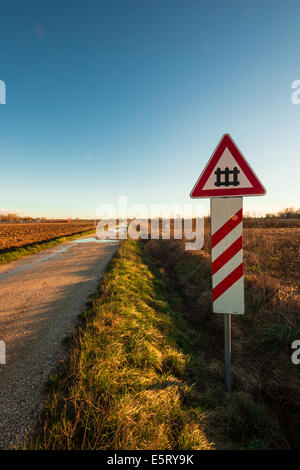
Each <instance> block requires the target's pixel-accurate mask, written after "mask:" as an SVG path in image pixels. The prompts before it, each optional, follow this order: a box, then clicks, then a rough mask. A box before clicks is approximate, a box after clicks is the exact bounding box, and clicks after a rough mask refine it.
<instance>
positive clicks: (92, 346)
mask: <svg viewBox="0 0 300 470" xmlns="http://www.w3.org/2000/svg"><path fill="white" fill-rule="evenodd" d="M171 244H172V242H171ZM178 249H179V248H178V245H176V244H174V245H172V246H170V244H168V243H164V242H156V241H154V242H151V241H150V242H148V243H147V244H143V243H141V242H139V243H137V242H134V241H125V242H123V243H122V245H121V247H120V248H119V250H118V252H117V254H116V256H115V257H114V259H113V261H112V263H111V266H110V267H109V269H108V270H107V272H106V274H105V276H104V278H103V281H102V283H101V290H99V292H98V293H97V295H96V296H94V297H93V299H92V300H91V304H90V306H89V308H88V309H87V310H86V311H85V312H84V314H83V315H82V324H81V325H80V327H79V328H78V330H77V332H76V333H75V335H74V337H73V338H72V339H71V340H70V345H71V348H70V354H69V357H68V359H67V360H66V361H65V362H64V364H63V366H62V368H61V370H60V372H59V373H57V374H56V375H54V376H53V377H52V378H51V379H50V380H49V382H48V384H47V390H48V392H49V400H48V402H47V404H46V406H45V409H44V411H43V413H42V415H41V420H40V423H41V424H40V431H39V432H38V435H37V436H36V437H35V438H34V439H33V440H32V441H31V443H30V444H29V445H27V447H26V448H30V449H97V450H104V449H116V450H118V449H128V450H133V449H170V450H177V449H187V450H194V449H270V448H275V449H276V448H277V449H278V448H288V447H289V445H288V443H287V441H286V438H285V435H284V433H282V431H281V429H280V426H279V425H278V422H277V421H276V419H274V414H273V413H272V409H271V408H270V407H269V406H268V405H267V404H266V403H264V402H263V401H262V400H260V397H255V396H253V395H252V394H251V393H250V392H249V390H247V391H245V390H244V389H243V388H242V387H236V390H235V391H234V392H233V393H231V394H228V393H226V392H225V391H224V383H223V380H224V370H223V361H222V354H223V352H222V347H221V348H219V347H218V335H219V333H220V331H221V327H220V326H219V328H218V325H215V326H214V330H213V332H212V330H211V329H210V328H209V327H207V325H205V321H204V320H205V319H207V313H208V308H207V285H206V284H207V283H208V282H209V281H208V279H209V277H208V275H207V269H208V268H207V263H206V261H205V260H201V259H200V260H199V257H196V256H187V258H184V260H183V258H181V257H180V256H179V252H177V253H175V252H176V250H178ZM170 254H171V255H172V256H171V255H170ZM172 259H173V260H175V259H177V261H176V263H175V262H174V263H173V266H172ZM175 264H176V266H175ZM175 268H176V269H175ZM179 274H180V275H179ZM176 276H177V277H176ZM180 279H185V281H186V280H187V279H190V281H191V282H190V289H191V291H190V292H187V290H186V289H185V288H184V285H181V286H180V285H179V280H180ZM192 281H193V282H192ZM194 286H195V287H196V288H197V289H198V290H199V289H200V290H202V292H203V295H202V297H201V299H200V300H199V302H198V305H196V306H195V305H194V306H192V305H191V304H190V303H189V302H188V300H187V298H188V296H189V295H191V296H192V294H193V290H194ZM194 293H195V292H194ZM199 310H200V311H201V321H199V317H198V316H197V312H198V311H199ZM195 311H196V315H195ZM245 373H246V372H245ZM244 375H245V374H244Z"/></svg>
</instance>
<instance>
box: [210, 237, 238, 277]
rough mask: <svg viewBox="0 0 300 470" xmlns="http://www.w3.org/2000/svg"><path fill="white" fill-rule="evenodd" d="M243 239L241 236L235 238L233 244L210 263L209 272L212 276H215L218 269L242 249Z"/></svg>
mask: <svg viewBox="0 0 300 470" xmlns="http://www.w3.org/2000/svg"><path fill="white" fill-rule="evenodd" d="M242 246H243V239H242V236H240V237H239V238H237V240H235V242H233V243H232V245H230V246H229V247H228V248H227V249H226V250H225V251H224V252H223V253H222V254H221V255H220V256H218V258H217V259H215V260H214V261H213V262H212V265H211V271H212V274H215V273H216V272H217V271H219V269H221V268H222V266H224V264H226V263H227V262H228V261H229V260H230V259H231V258H232V257H233V256H234V255H236V254H237V252H238V251H240V250H241V249H242Z"/></svg>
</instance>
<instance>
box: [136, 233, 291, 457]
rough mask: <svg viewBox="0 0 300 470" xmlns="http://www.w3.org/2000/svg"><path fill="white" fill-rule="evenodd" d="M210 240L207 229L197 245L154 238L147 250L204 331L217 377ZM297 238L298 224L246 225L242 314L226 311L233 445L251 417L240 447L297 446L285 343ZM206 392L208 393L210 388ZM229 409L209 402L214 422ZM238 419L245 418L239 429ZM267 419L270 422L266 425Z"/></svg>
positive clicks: (218, 326)
mask: <svg viewBox="0 0 300 470" xmlns="http://www.w3.org/2000/svg"><path fill="white" fill-rule="evenodd" d="M209 240H210V234H209V230H208V229H207V230H206V234H205V245H204V248H203V250H201V251H199V252H193V253H188V252H186V251H184V245H183V243H182V242H181V241H177V240H170V241H165V242H161V241H155V240H152V241H149V242H147V243H146V244H145V249H146V250H147V251H148V252H149V254H151V256H152V258H153V259H156V264H157V267H159V269H160V270H163V271H164V273H165V275H166V276H167V277H168V279H167V281H166V282H167V284H168V285H171V284H172V285H173V290H175V289H176V288H177V290H178V292H180V293H181V297H182V299H184V302H183V305H182V308H181V311H182V312H183V314H185V316H186V318H187V319H188V321H189V323H190V324H191V325H193V327H194V329H195V330H196V331H198V332H199V335H202V338H204V339H205V338H206V341H204V342H203V343H202V346H205V348H204V349H202V346H201V351H202V352H203V353H204V354H205V364H206V369H207V370H210V371H212V372H213V373H215V375H216V378H217V377H218V378H219V383H220V379H221V378H222V377H223V374H224V369H223V363H224V362H223V361H224V359H223V351H224V324H223V322H224V318H223V315H217V314H213V313H212V309H211V284H210V279H211V272H210V246H209ZM299 242H300V230H299V229H298V228H296V229H290V228H288V229H281V228H279V229H266V228H264V229H256V228H253V229H252V228H251V229H245V231H244V264H245V297H246V313H245V315H236V316H233V318H232V378H233V392H232V394H231V399H230V401H231V406H232V404H233V403H235V406H237V409H238V410H239V412H238V413H237V416H236V417H235V413H233V414H229V416H230V419H229V421H227V423H230V428H231V431H230V432H229V436H230V437H231V438H232V445H233V446H235V443H236V440H237V439H238V436H240V437H241V438H242V440H244V437H243V435H244V431H245V429H248V425H247V424H246V423H245V422H244V419H245V417H246V416H248V418H249V420H250V422H251V421H252V425H251V427H252V431H254V428H253V425H254V424H255V422H257V423H260V424H259V426H258V429H257V436H256V438H254V439H253V441H252V443H251V442H249V440H248V444H247V445H246V447H244V448H258V449H260V448H281V449H290V448H291V449H297V448H299V445H300V370H299V366H296V365H294V364H292V362H291V354H292V349H291V344H292V342H293V341H294V340H295V339H300V318H299V310H300V272H299V260H300V258H299ZM253 266H255V267H256V269H255V270H253V269H252V267H253ZM211 344H213V345H214V349H213V348H212V347H211ZM208 393H209V396H210V397H211V395H212V392H211V391H210V390H209V391H208ZM237 396H240V397H243V399H245V400H246V404H245V403H244V404H242V403H241V402H240V400H239V399H238V401H237V402H236V401H235V400H236V398H237ZM223 408H224V407H223ZM229 408H230V407H229ZM229 408H227V407H226V406H225V408H224V409H223V411H222V412H220V411H221V410H222V407H221V408H218V406H216V403H215V404H214V409H213V412H212V415H214V416H215V417H216V416H218V420H219V425H220V428H221V427H222V423H224V419H225V421H226V420H227V418H228V410H229ZM226 416H227V417H226ZM237 418H238V419H237ZM248 418H247V419H246V421H247V420H248ZM250 418H251V419H250ZM240 422H244V424H243V426H241V427H240V430H239V432H238V433H237V431H238V428H239V425H238V423H240ZM268 422H271V423H272V425H271V426H270V431H267V427H268V426H267V423H268ZM264 423H265V424H264ZM258 431H259V432H258ZM254 435H255V432H254ZM240 444H241V443H240ZM240 444H239V446H240ZM243 445H244V444H243ZM238 448H240V447H238ZM242 448H243V446H242Z"/></svg>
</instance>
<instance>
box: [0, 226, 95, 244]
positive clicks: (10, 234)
mask: <svg viewBox="0 0 300 470" xmlns="http://www.w3.org/2000/svg"><path fill="white" fill-rule="evenodd" d="M93 228H95V224H94V222H74V223H72V222H70V223H34V224H30V223H29V224H0V250H10V249H14V248H17V247H20V246H24V245H30V244H32V243H38V242H44V241H49V240H53V239H54V238H58V237H64V236H67V235H75V234H77V233H80V232H85V231H88V230H92V229H93Z"/></svg>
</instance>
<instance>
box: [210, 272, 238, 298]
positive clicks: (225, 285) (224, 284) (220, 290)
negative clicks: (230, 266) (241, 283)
mask: <svg viewBox="0 0 300 470" xmlns="http://www.w3.org/2000/svg"><path fill="white" fill-rule="evenodd" d="M243 273H244V270H243V263H241V264H240V265H239V266H238V267H237V268H235V269H234V270H233V271H232V272H231V273H230V274H228V276H226V277H225V279H223V281H221V282H219V284H218V285H217V286H216V287H215V288H214V289H213V302H214V301H215V300H217V299H218V298H219V297H220V295H222V294H224V292H225V291H227V289H229V288H230V287H231V286H232V285H233V284H234V283H235V282H236V281H238V280H239V279H240V277H242V275H243Z"/></svg>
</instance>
